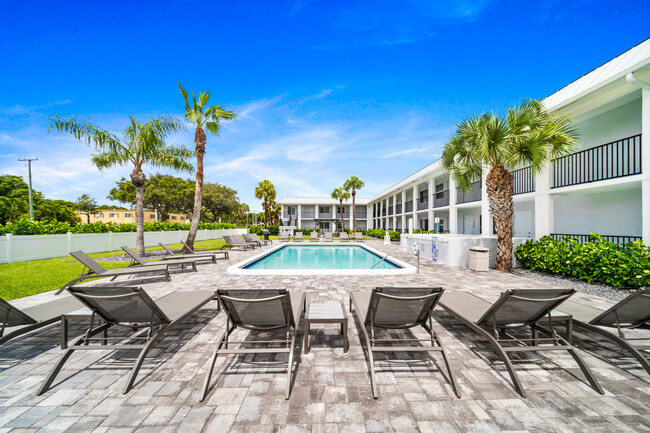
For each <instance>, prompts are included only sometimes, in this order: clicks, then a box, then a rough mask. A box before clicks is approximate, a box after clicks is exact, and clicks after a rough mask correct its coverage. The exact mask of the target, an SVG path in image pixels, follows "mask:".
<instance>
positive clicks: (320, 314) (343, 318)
mask: <svg viewBox="0 0 650 433" xmlns="http://www.w3.org/2000/svg"><path fill="white" fill-rule="evenodd" d="M312 323H339V324H340V325H341V335H343V351H344V352H347V351H348V350H349V349H350V342H349V340H348V314H347V313H346V311H345V305H344V304H343V302H340V303H328V304H318V303H315V304H308V305H307V311H306V312H305V341H304V344H303V351H304V353H309V330H310V328H311V324H312Z"/></svg>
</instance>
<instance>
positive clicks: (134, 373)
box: [122, 326, 169, 394]
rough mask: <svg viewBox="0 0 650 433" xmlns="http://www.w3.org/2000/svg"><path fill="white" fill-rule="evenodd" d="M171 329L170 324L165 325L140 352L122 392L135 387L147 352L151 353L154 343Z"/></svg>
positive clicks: (124, 392)
mask: <svg viewBox="0 0 650 433" xmlns="http://www.w3.org/2000/svg"><path fill="white" fill-rule="evenodd" d="M167 329H169V326H166V327H164V328H163V329H161V330H160V331H158V333H156V335H154V336H153V337H152V338H151V340H149V342H148V343H147V344H146V345H145V346H144V348H143V349H142V351H141V352H140V355H139V356H138V360H137V361H136V362H135V365H134V366H133V369H131V374H130V376H129V380H128V381H127V382H126V385H125V386H124V390H123V391H122V394H126V393H127V392H129V390H131V388H132V387H133V383H134V382H135V378H136V377H137V376H138V372H139V371H140V368H141V367H142V363H143V362H144V358H145V357H146V356H147V353H149V350H151V348H152V347H153V345H154V344H155V343H156V342H157V341H158V340H160V337H162V336H163V335H164V333H165V332H166V331H167Z"/></svg>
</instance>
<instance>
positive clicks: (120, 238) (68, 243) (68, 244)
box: [0, 229, 248, 263]
mask: <svg viewBox="0 0 650 433" xmlns="http://www.w3.org/2000/svg"><path fill="white" fill-rule="evenodd" d="M188 233H189V231H188V230H179V231H167V232H166V231H159V232H144V245H145V247H153V246H157V245H158V242H162V243H164V244H177V243H180V241H181V240H185V239H187V234H188ZM246 233H248V229H222V230H199V231H198V232H197V234H196V240H197V241H205V240H210V239H220V238H222V237H223V235H234V234H246ZM135 237H136V234H135V232H129V233H112V232H110V233H79V234H73V233H67V234H64V235H28V236H18V235H17V236H14V235H11V234H9V235H6V236H0V263H11V262H22V261H26V260H38V259H50V258H52V257H63V256H67V255H68V253H70V252H71V251H78V250H81V251H83V252H85V253H102V252H106V251H116V250H119V249H120V248H121V247H122V246H123V245H128V246H129V247H131V248H135Z"/></svg>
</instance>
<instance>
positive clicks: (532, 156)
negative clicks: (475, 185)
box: [442, 99, 578, 271]
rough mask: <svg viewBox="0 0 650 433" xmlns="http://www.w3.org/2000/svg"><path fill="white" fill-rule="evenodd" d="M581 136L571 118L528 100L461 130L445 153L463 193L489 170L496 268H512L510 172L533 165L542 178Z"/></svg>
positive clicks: (466, 122)
mask: <svg viewBox="0 0 650 433" xmlns="http://www.w3.org/2000/svg"><path fill="white" fill-rule="evenodd" d="M577 139H578V134H577V132H576V130H575V128H574V127H573V125H572V122H571V119H570V118H569V117H567V116H564V115H559V114H555V115H551V114H549V113H548V112H547V111H546V110H545V109H544V105H543V104H542V103H541V102H539V101H535V100H529V99H524V100H522V101H521V102H520V103H519V105H518V106H516V107H511V108H508V112H507V113H506V115H505V116H499V115H497V114H493V113H490V114H486V113H484V114H481V115H476V116H473V117H470V118H468V119H465V120H464V121H463V122H462V123H461V124H460V125H458V126H457V129H456V133H455V134H454V135H453V136H452V137H451V138H450V139H449V142H448V143H447V145H446V146H445V149H444V151H443V153H442V165H443V167H444V168H445V169H446V170H447V171H448V172H450V173H451V175H452V177H453V179H454V180H455V181H456V185H457V186H458V188H460V189H465V190H467V189H469V188H470V186H471V183H472V182H473V181H476V180H477V179H481V176H482V169H483V167H485V168H486V169H487V170H488V174H487V177H486V189H487V195H488V199H489V203H490V214H491V215H492V216H493V217H494V225H495V229H496V232H497V257H496V268H497V269H498V270H503V271H505V270H509V269H510V268H511V267H512V214H513V212H514V205H513V202H512V175H511V174H510V171H509V170H511V169H513V168H516V167H518V166H531V167H532V171H533V174H538V173H540V172H541V171H542V170H543V169H544V168H545V167H546V165H547V164H548V162H549V161H551V160H552V159H554V158H557V157H559V156H562V155H566V154H568V153H571V152H573V151H574V150H575V148H576V146H577V143H578V141H577Z"/></svg>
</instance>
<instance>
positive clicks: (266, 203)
mask: <svg viewBox="0 0 650 433" xmlns="http://www.w3.org/2000/svg"><path fill="white" fill-rule="evenodd" d="M275 194H276V193H275V187H274V186H273V184H272V183H271V181H269V180H266V179H264V180H263V181H261V182H260V183H259V184H257V187H256V188H255V197H256V198H258V199H260V200H263V201H262V209H264V227H266V226H267V225H268V221H269V217H270V216H271V215H270V212H271V204H272V203H274V202H275Z"/></svg>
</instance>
